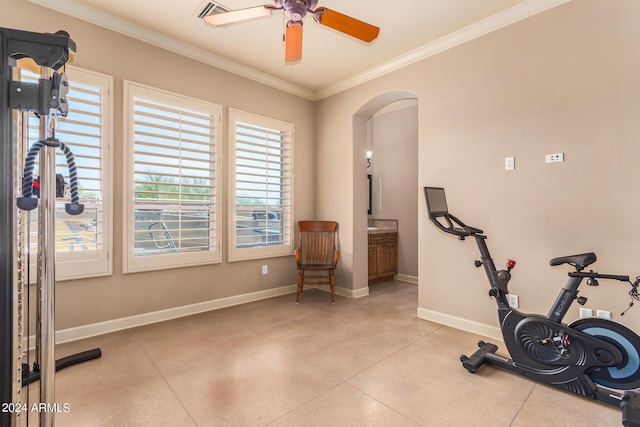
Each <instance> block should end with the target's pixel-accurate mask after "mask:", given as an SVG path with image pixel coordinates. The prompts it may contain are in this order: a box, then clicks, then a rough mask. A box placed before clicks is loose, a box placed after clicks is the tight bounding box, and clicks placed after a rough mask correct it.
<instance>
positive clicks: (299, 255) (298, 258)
mask: <svg viewBox="0 0 640 427" xmlns="http://www.w3.org/2000/svg"><path fill="white" fill-rule="evenodd" d="M293 253H294V254H295V256H296V264H298V265H301V264H302V251H301V250H300V249H296V250H295V251H294V252H293Z"/></svg>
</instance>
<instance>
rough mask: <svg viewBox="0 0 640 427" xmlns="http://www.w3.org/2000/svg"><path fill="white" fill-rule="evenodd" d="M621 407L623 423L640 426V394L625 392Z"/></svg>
mask: <svg viewBox="0 0 640 427" xmlns="http://www.w3.org/2000/svg"><path fill="white" fill-rule="evenodd" d="M620 407H621V408H622V425H624V426H625V427H640V394H638V393H632V392H629V393H625V395H624V397H623V398H622V403H621V404H620Z"/></svg>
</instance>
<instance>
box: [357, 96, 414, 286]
mask: <svg viewBox="0 0 640 427" xmlns="http://www.w3.org/2000/svg"><path fill="white" fill-rule="evenodd" d="M405 99H415V100H418V95H417V94H416V93H415V92H410V91H406V90H396V91H389V92H385V93H382V94H380V95H378V96H376V97H374V98H372V99H370V100H369V101H367V102H366V103H365V104H363V105H362V106H361V107H360V108H359V109H358V110H357V111H356V112H355V113H354V115H353V238H354V243H353V245H354V259H353V280H354V283H368V280H367V276H368V275H367V272H368V268H367V227H366V224H367V213H366V212H365V209H363V207H365V206H367V198H368V189H367V185H368V184H367V158H366V155H367V154H366V151H367V121H368V120H369V118H371V117H372V116H373V115H375V114H376V113H377V112H379V111H380V110H382V109H383V108H384V107H386V106H388V105H389V104H392V103H394V102H397V101H401V100H405ZM367 289H368V288H367Z"/></svg>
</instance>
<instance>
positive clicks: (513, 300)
mask: <svg viewBox="0 0 640 427" xmlns="http://www.w3.org/2000/svg"><path fill="white" fill-rule="evenodd" d="M518 306H519V304H518V295H513V294H509V307H511V308H518Z"/></svg>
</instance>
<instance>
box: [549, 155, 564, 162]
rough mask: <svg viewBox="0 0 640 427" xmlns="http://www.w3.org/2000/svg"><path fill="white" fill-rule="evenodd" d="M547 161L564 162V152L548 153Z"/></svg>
mask: <svg viewBox="0 0 640 427" xmlns="http://www.w3.org/2000/svg"><path fill="white" fill-rule="evenodd" d="M546 159H547V163H556V162H564V153H556V154H547V157H546Z"/></svg>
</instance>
